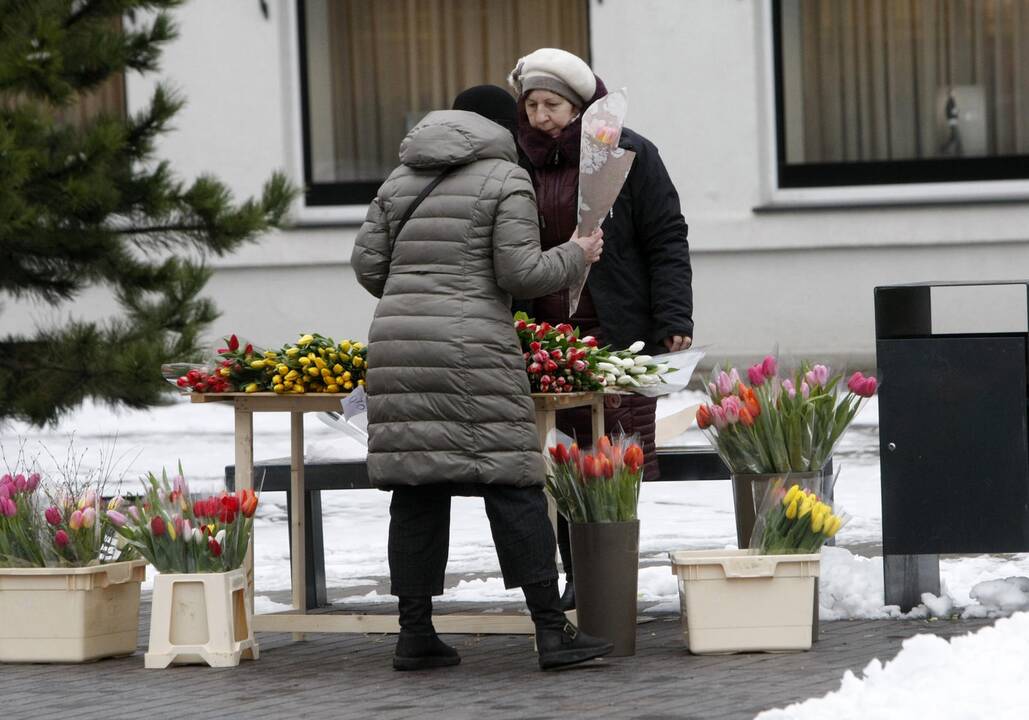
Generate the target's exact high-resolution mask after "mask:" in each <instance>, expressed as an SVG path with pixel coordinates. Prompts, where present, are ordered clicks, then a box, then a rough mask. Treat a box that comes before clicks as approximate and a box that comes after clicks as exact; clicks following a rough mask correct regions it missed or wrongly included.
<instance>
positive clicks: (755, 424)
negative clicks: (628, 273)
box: [697, 355, 877, 474]
mask: <svg viewBox="0 0 1029 720" xmlns="http://www.w3.org/2000/svg"><path fill="white" fill-rule="evenodd" d="M747 379H748V380H749V381H750V385H747V384H746V383H745V382H744V381H743V379H742V378H741V377H740V374H739V372H738V371H737V370H736V369H735V368H731V369H730V370H729V371H728V372H726V371H725V370H719V369H717V368H716V370H715V373H714V375H713V376H712V378H711V381H710V382H709V383H708V386H707V391H708V395H709V396H710V400H711V402H710V403H708V404H704V405H701V406H700V409H699V410H698V411H697V425H698V426H699V427H700V428H701V429H702V430H705V431H706V432H707V434H708V436H709V437H710V439H711V443H712V445H714V447H715V449H717V450H718V452H719V454H720V455H721V456H722V459H723V460H725V462H726V464H727V465H728V466H729V469H730V470H731V471H732V472H734V473H755V474H763V473H779V472H808V471H818V470H821V469H822V468H823V467H824V466H825V464H826V462H827V461H828V459H829V457H830V456H831V455H832V453H833V450H834V448H835V447H836V444H837V443H838V442H839V440H840V438H841V437H842V436H843V433H844V432H845V431H846V429H847V427H848V426H849V425H850V423H851V421H852V420H853V419H854V416H855V415H857V412H858V410H859V409H860V408H861V405H862V403H863V402H864V401H865V400H866V399H867V398H869V397H871V396H872V395H874V394H875V391H876V387H877V382H876V379H875V378H874V377H866V376H865V375H863V374H862V373H860V372H855V373H853V374H852V375H851V376H850V377H849V379H848V380H847V381H846V384H845V385H844V383H843V375H842V374H836V375H833V374H832V373H831V372H830V370H829V368H828V367H826V366H825V365H809V364H807V363H804V364H802V365H801V366H800V368H798V369H797V370H796V371H794V372H793V373H791V374H788V375H786V376H785V377H782V378H781V377H780V376H779V373H778V366H777V363H776V360H775V358H773V357H772V356H770V355H769V356H767V357H766V358H765V359H764V360H763V361H762V362H760V363H758V364H756V365H754V366H752V367H750V368H749V369H748V370H747Z"/></svg>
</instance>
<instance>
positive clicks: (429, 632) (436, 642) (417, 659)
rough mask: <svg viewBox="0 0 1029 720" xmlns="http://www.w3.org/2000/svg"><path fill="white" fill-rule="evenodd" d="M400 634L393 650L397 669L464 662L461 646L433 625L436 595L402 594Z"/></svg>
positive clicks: (443, 665)
mask: <svg viewBox="0 0 1029 720" xmlns="http://www.w3.org/2000/svg"><path fill="white" fill-rule="evenodd" d="M397 607H398V609H399V611H400V635H399V636H398V637H397V647H396V650H394V651H393V669H394V670H427V669H429V668H438V667H450V666H451V665H457V664H458V663H460V662H461V656H460V655H458V654H457V650H455V649H454V648H452V647H450V646H449V645H447V644H446V643H445V642H443V641H442V640H440V639H439V636H438V635H436V629H435V628H434V627H433V626H432V598H431V597H429V596H424V597H422V596H418V597H401V598H400V599H399V602H398V603H397Z"/></svg>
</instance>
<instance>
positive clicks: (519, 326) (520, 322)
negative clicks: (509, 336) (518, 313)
mask: <svg viewBox="0 0 1029 720" xmlns="http://www.w3.org/2000/svg"><path fill="white" fill-rule="evenodd" d="M526 324H527V323H526V322H525V321H524V320H518V321H517V322H515V330H524V329H525V327H526Z"/></svg>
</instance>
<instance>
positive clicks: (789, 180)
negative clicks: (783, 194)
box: [771, 0, 1029, 189]
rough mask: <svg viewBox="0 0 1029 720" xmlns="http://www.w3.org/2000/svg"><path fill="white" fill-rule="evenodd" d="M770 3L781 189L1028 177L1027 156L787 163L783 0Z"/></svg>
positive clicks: (773, 0)
mask: <svg viewBox="0 0 1029 720" xmlns="http://www.w3.org/2000/svg"><path fill="white" fill-rule="evenodd" d="M771 3H772V44H773V50H772V53H773V62H774V68H775V73H774V75H775V77H774V82H775V135H776V178H777V182H778V187H779V188H781V189H792V188H821V187H842V186H847V185H862V186H868V185H904V184H911V183H954V182H982V181H990V180H1026V179H1029V155H994V156H991V157H976V158H939V159H931V160H885V161H880V160H876V161H857V162H827V163H788V162H787V161H786V112H785V97H784V91H783V38H782V0H771Z"/></svg>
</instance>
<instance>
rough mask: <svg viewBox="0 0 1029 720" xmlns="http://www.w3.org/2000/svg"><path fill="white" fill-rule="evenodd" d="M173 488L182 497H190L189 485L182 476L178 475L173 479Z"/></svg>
mask: <svg viewBox="0 0 1029 720" xmlns="http://www.w3.org/2000/svg"><path fill="white" fill-rule="evenodd" d="M172 488H173V489H174V491H175V492H177V493H179V494H180V495H189V483H187V482H186V478H184V477H182V476H181V475H176V476H175V477H173V478H172Z"/></svg>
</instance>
